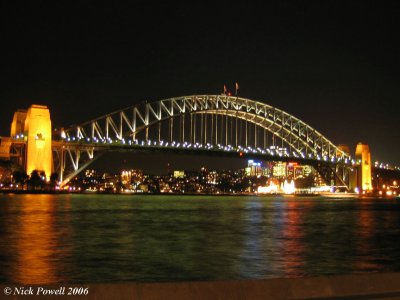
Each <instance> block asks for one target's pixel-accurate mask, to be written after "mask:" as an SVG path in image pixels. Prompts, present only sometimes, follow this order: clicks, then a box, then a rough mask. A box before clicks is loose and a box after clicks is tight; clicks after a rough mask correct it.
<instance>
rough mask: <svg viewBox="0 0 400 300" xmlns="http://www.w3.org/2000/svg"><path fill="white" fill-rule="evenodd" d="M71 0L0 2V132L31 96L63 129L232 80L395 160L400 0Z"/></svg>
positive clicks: (331, 133)
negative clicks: (238, 0) (204, 0)
mask: <svg viewBox="0 0 400 300" xmlns="http://www.w3.org/2000/svg"><path fill="white" fill-rule="evenodd" d="M70 2H73V1H65V2H64V1H39V0H36V1H30V2H28V3H23V2H20V1H4V0H3V1H2V2H1V6H0V22H1V23H0V24H1V29H0V30H1V35H0V36H1V65H0V84H1V88H0V99H1V103H2V108H1V118H0V134H1V135H8V134H9V127H10V123H11V120H12V115H13V112H14V111H15V110H16V109H18V108H27V107H29V106H30V105H31V104H32V103H37V104H46V105H48V106H49V107H50V109H51V116H52V121H53V125H54V127H61V126H64V127H67V126H68V125H71V124H74V123H80V122H84V121H87V120H89V119H91V118H94V117H96V116H100V115H103V114H106V113H108V112H111V111H115V110H118V109H120V108H123V107H126V106H129V105H132V104H135V103H138V102H141V101H144V100H149V101H153V100H160V99H163V98H168V97H172V96H183V95H192V94H219V93H221V91H222V87H223V84H224V83H226V84H228V85H229V86H230V87H231V88H233V86H234V83H235V81H237V82H239V85H240V96H242V97H247V98H250V99H254V100H261V101H263V102H265V103H268V104H270V105H272V106H276V107H278V108H281V109H283V110H285V111H287V112H288V113H291V114H293V115H294V116H296V117H298V118H300V119H302V120H303V121H304V122H306V123H308V124H309V125H311V126H313V127H314V128H316V129H317V130H319V131H320V132H321V133H322V134H324V135H325V136H326V137H327V138H328V139H330V140H331V141H333V142H334V143H336V144H339V143H346V144H349V145H350V146H351V147H352V148H353V151H354V150H355V145H356V144H357V142H359V141H362V142H364V143H368V144H369V145H370V147H371V150H372V159H373V160H384V161H388V162H391V163H396V164H400V155H399V154H398V153H399V149H400V138H399V137H400V134H399V127H398V123H399V121H398V120H399V118H398V117H399V108H398V107H399V105H398V101H399V98H400V89H399V87H400V85H399V83H400V81H399V79H400V76H399V70H400V68H399V67H400V60H399V56H400V47H399V28H400V27H399V23H400V21H399V19H400V18H399V15H400V4H399V2H398V1H376V2H375V1H270V2H268V3H269V4H266V3H264V2H266V1H254V3H250V1H242V3H241V4H236V3H235V2H233V1H230V2H223V3H222V2H219V4H215V3H207V4H203V3H201V1H182V2H177V1H163V2H162V3H160V1H134V3H136V4H132V3H130V4H129V6H127V5H126V4H125V3H126V2H122V1H104V2H103V1H92V2H87V1H77V2H74V3H75V4H71V3H70ZM129 2H133V1H129Z"/></svg>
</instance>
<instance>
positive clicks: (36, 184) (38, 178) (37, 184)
mask: <svg viewBox="0 0 400 300" xmlns="http://www.w3.org/2000/svg"><path fill="white" fill-rule="evenodd" d="M45 175H46V174H45V173H44V172H43V171H40V172H39V171H38V170H33V171H32V173H31V176H30V178H29V186H30V188H31V189H33V190H37V189H39V188H40V189H43V184H44V180H43V178H46V177H45Z"/></svg>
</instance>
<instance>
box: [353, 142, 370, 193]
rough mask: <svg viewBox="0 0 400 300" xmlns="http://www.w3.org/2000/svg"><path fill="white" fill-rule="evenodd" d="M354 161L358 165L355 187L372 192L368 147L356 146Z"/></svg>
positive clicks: (363, 145)
mask: <svg viewBox="0 0 400 300" xmlns="http://www.w3.org/2000/svg"><path fill="white" fill-rule="evenodd" d="M356 160H357V161H358V162H359V163H360V165H359V166H358V168H357V187H358V188H361V189H362V190H366V191H368V190H372V182H371V181H372V180H371V178H372V176H371V153H370V151H369V146H368V145H366V144H363V143H358V144H357V148H356Z"/></svg>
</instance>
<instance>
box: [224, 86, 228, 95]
mask: <svg viewBox="0 0 400 300" xmlns="http://www.w3.org/2000/svg"><path fill="white" fill-rule="evenodd" d="M226 92H227V89H226V84H224V95H226Z"/></svg>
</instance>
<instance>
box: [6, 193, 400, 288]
mask: <svg viewBox="0 0 400 300" xmlns="http://www.w3.org/2000/svg"><path fill="white" fill-rule="evenodd" d="M399 240H400V200H399V199H373V198H364V199H357V198H342V199H341V198H323V197H283V196H267V197H256V196H175V195H174V196H172V195H171V196H161V195H160V196H156V195H98V194H92V195H86V194H63V195H51V194H50V195H29V194H19V195H16V194H15V195H14V194H7V195H5V194H0V283H23V284H34V283H36V284H39V283H41V284H51V283H117V282H134V281H136V282H159V281H187V280H191V281H192V280H230V279H260V278H278V277H279V278H282V277H300V276H320V275H328V274H329V275H332V274H352V273H365V272H391V271H400V243H399V242H398V241H399Z"/></svg>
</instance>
